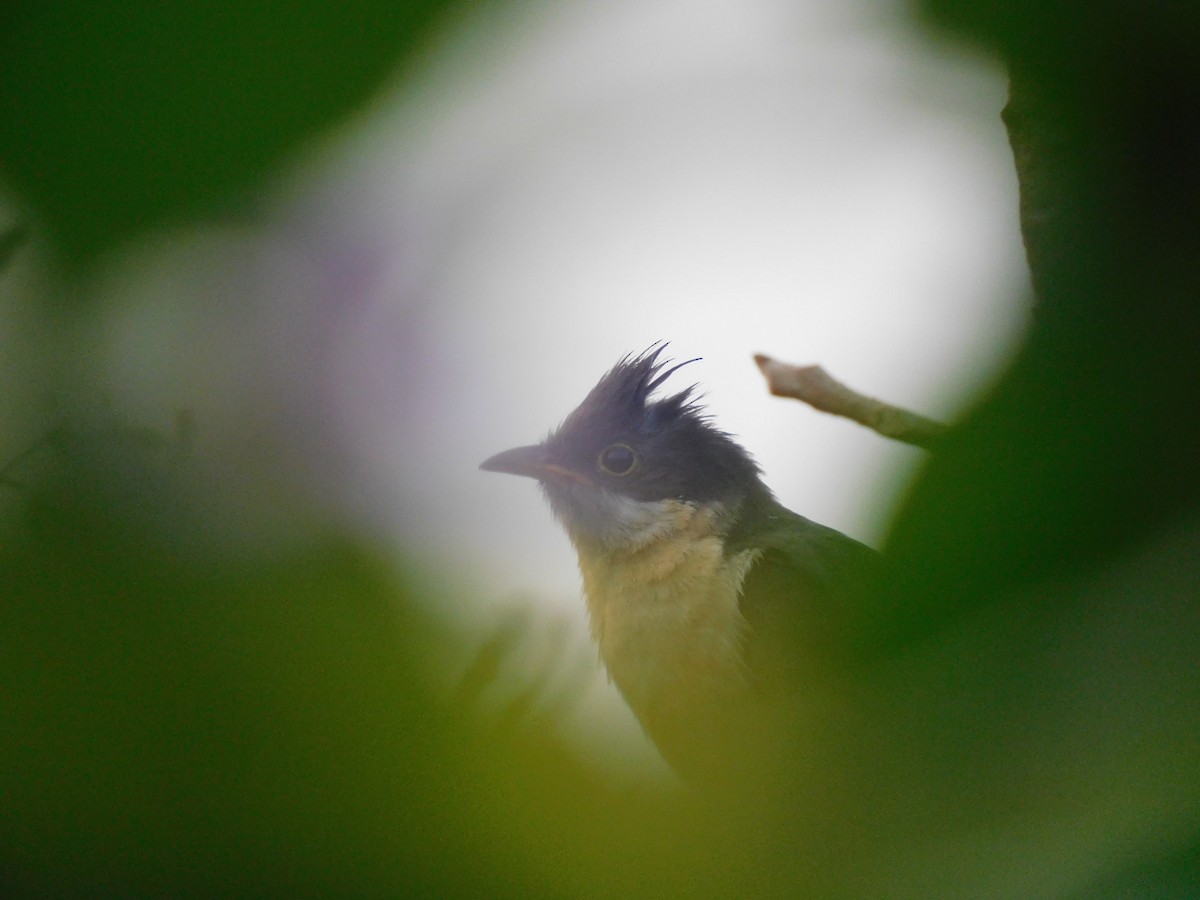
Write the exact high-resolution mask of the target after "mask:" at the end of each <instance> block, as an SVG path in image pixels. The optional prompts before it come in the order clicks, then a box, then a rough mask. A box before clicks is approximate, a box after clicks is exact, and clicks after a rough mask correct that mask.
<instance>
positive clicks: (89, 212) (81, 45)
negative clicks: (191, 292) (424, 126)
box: [0, 0, 461, 262]
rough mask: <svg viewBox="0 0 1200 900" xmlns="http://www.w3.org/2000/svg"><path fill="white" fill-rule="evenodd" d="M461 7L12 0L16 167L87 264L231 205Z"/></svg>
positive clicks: (9, 126) (7, 96)
mask: <svg viewBox="0 0 1200 900" xmlns="http://www.w3.org/2000/svg"><path fill="white" fill-rule="evenodd" d="M450 5H451V4H449V3H448V2H446V0H386V2H385V0H351V2H347V3H325V2H320V0H287V2H281V0H263V2H254V3H245V2H239V0H216V2H209V0H180V2H172V3H158V2H153V0H119V2H113V3H89V2H73V0H10V2H8V3H6V4H5V7H6V8H5V9H4V10H3V11H0V168H2V170H3V174H4V176H5V178H6V179H8V180H10V182H11V184H12V186H13V187H14V188H15V190H16V191H17V193H18V194H19V195H20V196H21V197H22V198H23V199H24V200H25V201H26V202H27V203H29V204H31V205H32V206H33V207H34V209H35V210H36V212H37V214H38V216H39V217H40V218H41V219H42V220H43V222H44V224H45V225H46V226H48V227H49V229H50V232H51V234H52V236H53V239H54V241H55V243H56V244H57V246H58V247H59V249H60V250H61V251H62V252H63V253H64V254H65V257H66V259H67V260H68V261H69V262H83V261H86V260H87V259H89V258H91V257H92V256H93V255H95V254H97V253H99V252H101V251H103V250H105V249H106V248H108V247H111V246H113V245H114V244H116V243H118V242H120V241H121V240H123V239H125V238H127V237H128V236H129V235H131V234H132V233H134V232H137V231H139V230H142V229H144V228H147V227H149V226H152V225H155V224H159V223H162V222H167V221H178V220H181V219H183V218H184V217H187V216H191V215H195V214H196V213H198V212H202V211H206V210H212V209H214V208H216V207H218V206H220V205H221V204H223V203H226V202H228V200H229V198H230V195H231V193H232V192H234V191H236V190H238V189H241V188H245V187H247V186H248V185H250V184H252V183H253V182H254V181H255V180H257V179H260V178H261V177H262V176H263V175H264V173H266V172H267V171H268V169H269V167H270V166H272V165H273V164H275V163H276V162H277V161H278V160H279V158H280V156H281V155H282V154H284V153H286V152H287V151H288V150H290V149H291V148H293V147H294V146H295V145H296V143H297V142H298V141H300V140H302V139H303V138H305V137H307V136H309V135H312V134H314V133H315V132H316V131H317V130H318V129H320V128H322V127H325V126H327V125H329V124H330V123H332V122H334V121H335V120H337V119H339V118H341V117H343V116H345V115H346V114H347V112H349V111H350V110H351V109H353V108H354V107H356V106H358V105H359V104H361V103H362V102H363V101H364V100H365V99H366V98H367V97H368V96H369V95H370V93H371V92H372V91H373V90H374V89H376V88H377V87H378V86H379V85H380V83H381V82H382V80H383V79H384V78H385V77H386V76H387V75H388V74H390V73H392V72H393V71H394V69H395V68H396V65H397V63H398V62H399V61H401V60H402V59H404V58H405V56H406V55H409V54H411V53H412V52H413V51H414V48H415V47H416V46H417V45H418V44H419V43H420V41H421V40H423V39H424V38H425V37H426V33H427V29H428V26H429V24H430V22H431V20H432V19H433V18H434V17H435V16H436V14H438V13H439V12H441V11H442V10H443V9H444V8H446V7H449V6H450ZM456 6H461V4H456Z"/></svg>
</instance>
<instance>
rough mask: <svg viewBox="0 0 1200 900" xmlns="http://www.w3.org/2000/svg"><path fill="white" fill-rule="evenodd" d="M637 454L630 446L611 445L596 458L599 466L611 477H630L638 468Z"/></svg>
mask: <svg viewBox="0 0 1200 900" xmlns="http://www.w3.org/2000/svg"><path fill="white" fill-rule="evenodd" d="M637 462H638V457H637V453H636V452H635V451H634V449H633V448H632V447H630V446H629V445H628V444H609V445H608V446H607V447H605V448H604V449H603V450H601V451H600V456H598V457H597V458H596V463H597V465H599V466H600V468H601V469H603V470H604V471H605V472H607V473H608V474H609V475H628V474H629V473H630V472H632V471H633V470H634V469H636V468H637Z"/></svg>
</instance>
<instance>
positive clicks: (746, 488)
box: [483, 347, 874, 777]
mask: <svg viewBox="0 0 1200 900" xmlns="http://www.w3.org/2000/svg"><path fill="white" fill-rule="evenodd" d="M661 349H662V348H661V347H657V348H652V349H651V350H650V351H648V352H647V353H645V354H642V355H641V356H639V357H634V358H631V357H626V358H625V359H623V360H622V361H621V362H620V363H618V365H617V366H616V367H614V368H613V369H612V370H611V371H610V372H609V373H608V374H606V375H605V376H604V378H603V379H601V381H600V383H599V384H597V385H596V387H595V388H594V389H593V390H592V392H591V393H590V394H589V395H588V397H587V398H586V399H585V400H584V402H583V403H582V404H581V405H580V406H579V407H578V408H577V409H576V410H575V411H574V412H573V413H572V414H571V415H570V416H569V417H568V418H567V419H566V421H564V423H563V424H562V426H561V427H560V428H559V429H558V430H557V431H555V432H554V433H553V434H551V435H550V437H548V438H547V439H546V441H545V442H543V443H542V444H538V445H534V446H531V447H520V448H517V449H515V450H510V451H506V452H505V453H501V454H498V455H497V456H494V457H492V458H491V459H489V460H488V461H487V462H485V463H484V464H483V468H485V469H489V470H493V471H501V472H511V473H513V474H519V475H528V476H531V477H534V478H536V479H538V481H539V482H540V483H541V485H542V487H543V489H544V490H545V493H546V495H547V497H548V498H549V500H550V503H551V506H552V507H553V509H554V512H555V514H556V515H557V517H558V518H559V519H560V521H561V522H562V523H563V525H564V526H565V528H566V531H567V534H568V535H569V537H570V539H571V542H572V544H573V545H574V547H575V550H576V553H577V555H578V557H579V568H580V572H581V574H582V577H583V590H584V597H585V600H586V603H587V610H588V618H589V622H590V625H591V632H592V636H593V638H594V639H595V641H596V644H597V646H598V648H599V651H600V656H601V659H602V660H603V661H604V665H605V667H606V668H607V670H608V673H609V676H610V677H611V678H612V680H613V682H614V683H615V684H616V685H617V687H618V688H619V689H620V691H621V693H622V695H623V696H624V698H625V700H626V702H627V703H628V704H629V706H630V708H631V709H632V710H633V711H634V713H635V714H636V715H637V717H638V719H639V721H640V722H641V723H642V725H643V727H644V728H645V729H646V731H647V733H648V734H649V735H650V737H651V738H652V739H653V740H654V742H655V744H656V745H657V746H658V748H659V750H660V751H661V752H662V753H663V755H664V757H665V758H666V759H667V760H668V761H669V762H670V763H671V764H672V765H673V766H674V767H675V768H676V769H677V770H679V771H680V772H681V774H684V775H688V776H690V775H696V776H698V777H703V776H705V775H707V774H708V773H711V772H712V770H713V769H714V768H715V767H719V766H721V765H722V764H724V763H726V762H728V756H729V754H730V752H731V751H730V744H731V742H735V743H736V742H737V741H738V740H739V739H742V738H746V737H747V736H748V735H749V733H750V732H751V731H754V730H755V727H756V720H758V719H759V717H760V715H761V713H762V711H763V709H765V708H766V707H767V706H768V705H772V702H773V701H774V700H775V699H776V698H777V696H778V695H779V694H780V693H787V692H790V691H791V689H792V686H793V683H794V682H795V680H796V678H797V676H798V674H799V673H801V672H802V671H804V670H806V669H808V668H809V666H810V665H811V663H812V656H813V654H815V655H817V656H820V655H822V654H824V653H825V651H826V650H827V649H829V648H828V647H823V645H828V644H831V643H833V642H836V640H837V637H838V635H837V630H838V626H837V624H836V623H837V621H838V620H839V616H838V607H839V605H840V604H842V603H843V601H844V600H845V598H846V597H847V595H848V593H849V592H850V591H852V590H853V588H854V587H855V586H856V583H857V582H859V581H860V580H861V578H862V576H863V575H864V573H865V572H866V571H867V570H868V569H869V568H870V566H871V562H872V557H873V556H874V554H873V551H871V550H869V549H868V548H866V547H865V546H863V545H862V544H859V543H858V542H857V541H853V540H851V539H850V538H848V537H846V536H844V535H842V534H839V533H838V532H836V531H833V530H832V529H828V528H825V527H823V526H821V525H817V524H816V523H813V522H810V521H809V520H807V519H805V518H803V517H801V516H798V515H796V514H795V513H792V512H790V511H788V510H787V509H785V508H784V507H783V506H781V505H780V504H779V503H778V502H777V501H776V500H775V499H774V497H773V496H772V494H771V492H770V490H769V489H768V488H767V487H766V486H765V485H764V484H763V483H762V481H761V480H760V478H759V474H758V471H759V470H758V467H757V465H756V464H755V463H754V462H753V460H752V459H751V458H750V456H749V454H747V453H746V452H745V451H744V450H743V449H742V448H741V447H739V446H738V445H737V444H736V443H735V442H734V441H733V440H732V439H731V438H730V437H729V436H728V435H726V434H724V433H723V432H721V431H719V430H718V429H716V428H715V427H714V426H713V425H712V424H711V423H710V422H709V421H708V420H707V418H706V417H705V416H704V415H703V413H702V411H701V410H700V408H699V407H698V406H697V405H696V404H695V403H694V402H693V401H692V399H691V391H690V390H686V391H684V392H682V393H680V394H676V395H674V396H670V397H665V398H661V399H652V394H653V392H654V390H655V389H656V388H657V387H658V386H659V385H661V383H662V382H663V381H664V380H665V378H666V377H667V376H668V375H669V374H670V373H671V372H673V371H674V369H669V370H667V371H666V372H663V368H664V364H662V363H659V362H658V356H659V354H660V353H661ZM676 368H678V367H676ZM806 654H808V655H809V656H808V657H807V658H806Z"/></svg>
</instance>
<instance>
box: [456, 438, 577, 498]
mask: <svg viewBox="0 0 1200 900" xmlns="http://www.w3.org/2000/svg"><path fill="white" fill-rule="evenodd" d="M479 468H481V469H483V470H484V471H485V472H507V473H508V474H509V475H524V476H525V477H526V478H536V479H537V480H538V481H553V482H558V483H560V484H561V483H566V482H569V483H573V484H583V485H587V486H588V487H593V486H594V482H593V481H592V480H591V479H590V478H588V477H587V476H585V475H582V474H580V473H579V472H576V471H574V470H572V469H568V468H566V467H564V466H560V465H558V464H556V463H553V462H551V461H550V458H549V456H548V455H547V454H546V448H545V447H544V446H543V445H542V444H531V445H529V446H528V447H514V448H513V449H511V450H505V451H504V452H503V453H497V454H496V455H495V456H491V457H488V458H487V459H485V460H484V461H483V462H482V463H480V464H479Z"/></svg>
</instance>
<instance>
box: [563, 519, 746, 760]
mask: <svg viewBox="0 0 1200 900" xmlns="http://www.w3.org/2000/svg"><path fill="white" fill-rule="evenodd" d="M717 514H718V511H715V510H713V509H705V508H700V507H697V506H695V505H692V504H688V503H683V502H680V501H675V500H666V501H661V509H659V510H656V513H655V519H656V521H657V522H658V525H657V526H656V527H655V528H654V529H653V531H652V533H649V536H648V537H647V539H646V540H644V541H641V542H636V543H634V544H632V545H631V546H622V547H615V548H614V547H611V546H608V547H603V548H600V547H595V546H589V545H587V544H586V543H581V542H579V541H576V550H577V551H578V554H579V567H580V571H581V572H582V575H583V587H584V594H585V598H586V601H587V608H588V614H589V619H590V622H591V630H592V635H593V636H594V638H595V639H596V642H597V644H598V646H599V648H600V656H601V658H602V659H603V661H604V664H605V666H606V668H607V669H608V673H609V676H610V677H611V678H612V680H613V681H614V682H615V683H616V685H617V687H618V688H619V689H620V690H621V693H622V694H623V695H624V697H625V699H626V701H627V702H628V703H629V705H630V707H631V708H632V709H633V711H634V713H635V714H636V715H637V716H638V718H639V719H640V720H641V721H642V724H643V726H645V727H646V729H647V730H648V731H649V732H650V733H651V736H652V737H655V739H656V741H658V740H659V737H660V736H663V735H664V734H665V733H668V732H669V733H674V732H678V731H680V730H682V731H683V732H690V731H692V730H695V729H697V728H703V727H704V722H705V720H706V719H710V718H711V717H712V715H713V714H714V709H716V708H718V707H723V706H726V705H727V704H731V703H734V704H736V703H737V702H738V700H739V698H740V697H742V696H743V695H744V693H745V691H746V688H747V681H746V674H745V670H744V665H743V662H742V643H743V640H744V637H745V634H744V632H745V627H746V625H745V621H744V620H743V619H742V616H741V613H740V612H739V610H738V598H739V595H740V593H741V587H742V581H743V579H744V578H745V576H746V573H747V571H749V569H750V567H751V565H753V563H754V558H755V556H756V551H750V550H747V551H743V552H741V553H738V554H735V555H733V556H731V557H726V556H725V553H724V548H723V544H722V541H721V538H720V537H719V535H718V533H717V531H716V525H717ZM659 743H660V746H661V741H659Z"/></svg>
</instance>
